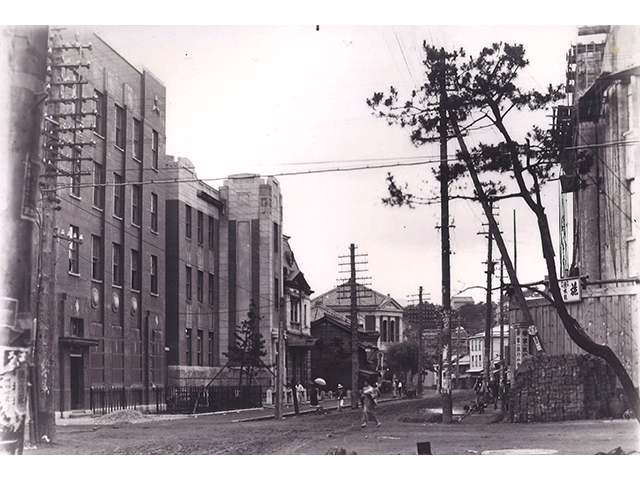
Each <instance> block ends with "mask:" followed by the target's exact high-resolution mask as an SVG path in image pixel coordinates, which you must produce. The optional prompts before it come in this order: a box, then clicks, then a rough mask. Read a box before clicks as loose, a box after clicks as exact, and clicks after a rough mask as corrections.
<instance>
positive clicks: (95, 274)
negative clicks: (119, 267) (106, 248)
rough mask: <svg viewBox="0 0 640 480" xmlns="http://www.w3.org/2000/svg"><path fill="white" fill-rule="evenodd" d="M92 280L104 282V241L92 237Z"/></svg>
mask: <svg viewBox="0 0 640 480" xmlns="http://www.w3.org/2000/svg"><path fill="white" fill-rule="evenodd" d="M91 278H92V279H93V280H102V239H101V238H100V237H98V236H96V235H91Z"/></svg>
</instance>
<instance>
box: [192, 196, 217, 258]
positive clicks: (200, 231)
mask: <svg viewBox="0 0 640 480" xmlns="http://www.w3.org/2000/svg"><path fill="white" fill-rule="evenodd" d="M207 216H208V217H209V223H208V227H209V228H208V244H209V248H211V249H213V248H214V245H215V237H214V219H213V217H212V216H211V215H207ZM192 221H193V220H192V208H191V206H190V205H185V236H186V237H187V238H188V239H191V238H192V228H191V225H192ZM196 235H197V237H196V241H197V242H198V245H204V212H202V211H200V210H198V211H197V224H196Z"/></svg>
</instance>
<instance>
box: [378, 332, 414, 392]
mask: <svg viewBox="0 0 640 480" xmlns="http://www.w3.org/2000/svg"><path fill="white" fill-rule="evenodd" d="M385 362H386V364H387V368H388V369H389V372H390V373H391V374H392V375H395V376H396V377H398V378H400V379H401V380H402V381H403V382H405V383H406V382H407V374H409V373H410V374H411V375H413V374H415V373H416V372H417V371H418V344H417V343H416V342H402V343H395V344H393V345H391V346H390V347H389V349H388V350H387V354H386V356H385Z"/></svg>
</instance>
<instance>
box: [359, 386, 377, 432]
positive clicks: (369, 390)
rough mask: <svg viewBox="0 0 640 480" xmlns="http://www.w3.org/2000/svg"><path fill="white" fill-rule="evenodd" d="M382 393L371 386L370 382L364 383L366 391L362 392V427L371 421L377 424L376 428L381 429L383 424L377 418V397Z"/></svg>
mask: <svg viewBox="0 0 640 480" xmlns="http://www.w3.org/2000/svg"><path fill="white" fill-rule="evenodd" d="M379 393H380V391H379V390H377V389H376V388H374V387H373V386H371V385H369V381H368V380H365V381H364V389H363V390H362V407H363V408H362V427H363V428H364V427H366V426H367V422H368V421H369V420H373V421H374V422H376V426H377V427H379V426H380V425H381V423H380V422H379V421H378V418H377V417H376V412H375V409H376V405H377V402H376V396H377V395H378V394H379Z"/></svg>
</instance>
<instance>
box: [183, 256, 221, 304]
mask: <svg viewBox="0 0 640 480" xmlns="http://www.w3.org/2000/svg"><path fill="white" fill-rule="evenodd" d="M192 272H193V269H192V268H191V267H190V266H188V265H187V267H186V276H185V288H186V290H185V294H186V298H187V300H192V299H193V291H192V290H193V288H192V285H193V278H192ZM208 277H209V283H208V289H207V292H208V293H207V301H208V303H209V305H213V304H214V302H215V297H214V288H213V280H214V275H213V273H209V274H208ZM196 295H197V300H198V302H200V303H204V272H203V271H202V270H196Z"/></svg>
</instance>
